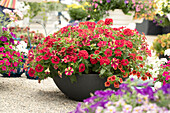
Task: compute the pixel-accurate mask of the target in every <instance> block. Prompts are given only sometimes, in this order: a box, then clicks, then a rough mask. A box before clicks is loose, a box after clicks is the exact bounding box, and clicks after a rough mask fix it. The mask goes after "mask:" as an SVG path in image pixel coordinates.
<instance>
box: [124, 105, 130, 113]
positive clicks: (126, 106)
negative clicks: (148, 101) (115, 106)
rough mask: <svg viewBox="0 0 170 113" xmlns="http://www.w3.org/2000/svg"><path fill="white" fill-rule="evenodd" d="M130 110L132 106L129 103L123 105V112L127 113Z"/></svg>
mask: <svg viewBox="0 0 170 113" xmlns="http://www.w3.org/2000/svg"><path fill="white" fill-rule="evenodd" d="M131 111H132V106H131V105H125V106H124V107H123V112H124V113H129V112H131Z"/></svg>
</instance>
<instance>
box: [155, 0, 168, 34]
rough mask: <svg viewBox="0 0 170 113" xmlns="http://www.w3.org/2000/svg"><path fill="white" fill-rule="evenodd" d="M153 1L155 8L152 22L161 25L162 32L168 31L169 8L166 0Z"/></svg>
mask: <svg viewBox="0 0 170 113" xmlns="http://www.w3.org/2000/svg"><path fill="white" fill-rule="evenodd" d="M155 2H156V7H157V9H156V11H155V14H156V16H155V18H154V22H155V23H157V24H158V25H160V26H162V27H163V28H162V34H167V33H170V20H169V19H168V14H169V13H170V10H169V5H168V4H169V3H168V0H164V1H162V0H155Z"/></svg>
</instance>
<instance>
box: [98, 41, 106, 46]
mask: <svg viewBox="0 0 170 113" xmlns="http://www.w3.org/2000/svg"><path fill="white" fill-rule="evenodd" d="M106 44H107V41H100V42H99V43H98V44H97V45H98V46H99V47H104V46H106Z"/></svg>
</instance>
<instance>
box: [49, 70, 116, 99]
mask: <svg viewBox="0 0 170 113" xmlns="http://www.w3.org/2000/svg"><path fill="white" fill-rule="evenodd" d="M51 74H52V75H53V80H54V82H55V84H56V85H57V87H58V88H59V89H60V90H61V91H62V92H63V93H64V94H65V95H66V96H68V97H69V98H70V99H72V100H76V101H83V100H84V99H86V98H89V97H90V93H94V92H95V91H96V90H105V89H106V88H108V87H105V85H104V83H105V82H106V81H107V78H100V77H99V75H98V74H82V75H81V76H80V75H76V78H77V81H76V82H74V83H71V81H70V78H69V77H67V76H66V75H63V76H62V78H60V77H59V76H58V75H57V71H55V70H51ZM109 88H112V89H113V90H117V88H114V86H113V85H111V87H109Z"/></svg>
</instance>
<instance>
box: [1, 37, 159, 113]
mask: <svg viewBox="0 0 170 113" xmlns="http://www.w3.org/2000/svg"><path fill="white" fill-rule="evenodd" d="M154 38H156V36H147V39H148V40H147V41H148V43H149V45H151V44H152V42H153V40H154ZM149 62H154V59H152V58H150V61H149ZM77 103H78V102H77V101H73V100H70V99H69V98H67V97H66V96H65V95H64V94H63V93H62V92H61V91H60V90H59V89H58V88H57V86H56V85H55V83H54V82H53V80H52V79H51V78H48V79H46V80H43V81H42V82H41V83H40V84H39V83H38V81H37V80H30V79H27V78H26V76H25V75H24V74H23V75H22V77H19V78H4V77H1V75H0V113H66V112H70V111H72V110H74V109H75V108H76V105H77Z"/></svg>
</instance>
